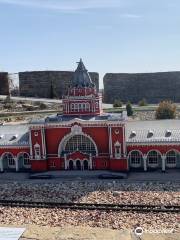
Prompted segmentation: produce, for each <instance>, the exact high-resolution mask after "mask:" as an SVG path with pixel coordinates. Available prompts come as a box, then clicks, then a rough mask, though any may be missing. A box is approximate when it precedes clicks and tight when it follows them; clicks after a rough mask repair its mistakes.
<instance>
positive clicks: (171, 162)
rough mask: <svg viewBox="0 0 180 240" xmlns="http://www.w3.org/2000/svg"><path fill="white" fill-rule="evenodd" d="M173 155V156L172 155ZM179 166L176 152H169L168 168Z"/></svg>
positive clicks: (167, 157)
mask: <svg viewBox="0 0 180 240" xmlns="http://www.w3.org/2000/svg"><path fill="white" fill-rule="evenodd" d="M171 153H173V154H171ZM176 165H177V153H176V152H175V151H173V150H172V151H169V152H168V153H167V154H166V166H167V167H168V168H175V167H176Z"/></svg>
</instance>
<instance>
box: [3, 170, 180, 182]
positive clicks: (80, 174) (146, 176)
mask: <svg viewBox="0 0 180 240" xmlns="http://www.w3.org/2000/svg"><path fill="white" fill-rule="evenodd" d="M108 173H110V174H111V173H112V172H110V171H48V172H45V173H43V174H50V175H52V176H53V177H54V178H53V179H46V180H31V179H29V175H30V173H13V172H5V173H0V180H1V181H22V180H24V181H34V182H36V181H38V182H45V181H46V182H54V181H56V182H57V181H63V180H78V179H79V180H83V179H84V180H92V179H93V180H96V179H98V175H99V174H108ZM40 174H42V173H40ZM114 174H116V175H118V174H120V173H118V172H114ZM34 175H37V174H34ZM118 181H121V182H127V183H128V182H144V181H159V182H167V181H172V182H173V181H174V182H180V169H177V170H168V171H167V172H166V173H162V172H161V171H155V172H130V173H129V174H128V177H127V179H119V180H118Z"/></svg>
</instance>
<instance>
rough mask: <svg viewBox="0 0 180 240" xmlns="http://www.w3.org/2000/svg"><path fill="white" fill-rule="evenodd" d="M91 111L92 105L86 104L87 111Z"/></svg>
mask: <svg viewBox="0 0 180 240" xmlns="http://www.w3.org/2000/svg"><path fill="white" fill-rule="evenodd" d="M89 110H90V104H89V103H86V111H89Z"/></svg>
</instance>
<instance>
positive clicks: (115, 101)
mask: <svg viewBox="0 0 180 240" xmlns="http://www.w3.org/2000/svg"><path fill="white" fill-rule="evenodd" d="M113 107H114V108H117V107H122V102H121V100H118V99H115V100H114V103H113Z"/></svg>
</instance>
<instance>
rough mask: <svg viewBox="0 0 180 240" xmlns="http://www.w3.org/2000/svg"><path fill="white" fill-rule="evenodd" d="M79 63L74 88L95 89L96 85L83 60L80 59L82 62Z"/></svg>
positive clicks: (73, 81) (74, 77)
mask: <svg viewBox="0 0 180 240" xmlns="http://www.w3.org/2000/svg"><path fill="white" fill-rule="evenodd" d="M77 63H78V66H77V69H76V71H75V72H74V76H73V80H72V87H80V88H83V87H94V83H93V82H92V80H91V77H90V75H89V73H88V70H87V69H86V67H85V66H84V63H83V61H82V59H81V58H80V61H79V62H77Z"/></svg>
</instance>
